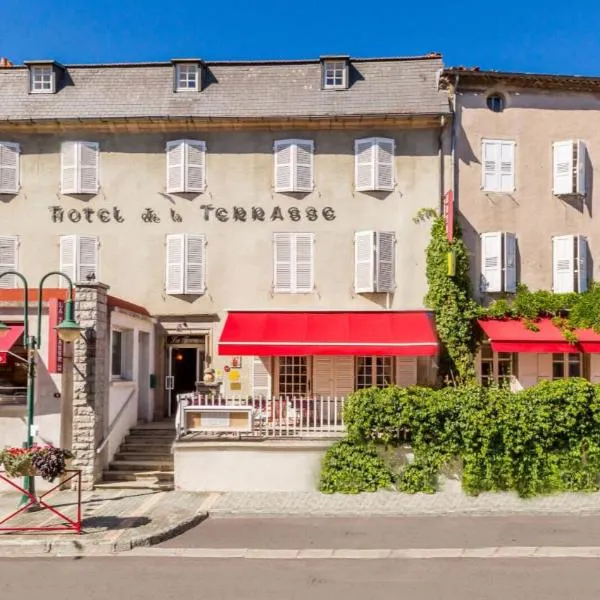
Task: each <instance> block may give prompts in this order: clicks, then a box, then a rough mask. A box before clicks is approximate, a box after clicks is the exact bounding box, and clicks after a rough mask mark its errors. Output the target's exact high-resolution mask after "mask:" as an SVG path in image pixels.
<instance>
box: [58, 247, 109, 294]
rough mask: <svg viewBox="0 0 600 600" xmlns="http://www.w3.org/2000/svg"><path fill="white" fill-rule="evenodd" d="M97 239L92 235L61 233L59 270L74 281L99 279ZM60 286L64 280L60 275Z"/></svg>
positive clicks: (86, 281)
mask: <svg viewBox="0 0 600 600" xmlns="http://www.w3.org/2000/svg"><path fill="white" fill-rule="evenodd" d="M99 245H100V244H99V241H98V238H97V237H96V236H93V235H62V236H61V237H60V267H59V271H60V272H61V273H64V274H65V275H68V276H69V277H70V278H71V279H72V280H73V282H74V283H94V282H97V281H99V280H100V275H99V273H98V268H99V260H98V258H99V250H98V249H99ZM59 279H60V286H61V287H66V285H67V284H66V281H65V279H64V278H63V277H60V278H59Z"/></svg>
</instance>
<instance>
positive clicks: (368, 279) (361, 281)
mask: <svg viewBox="0 0 600 600" xmlns="http://www.w3.org/2000/svg"><path fill="white" fill-rule="evenodd" d="M354 291H355V292H356V293H357V294H364V293H369V292H374V291H375V232H374V231H357V232H356V233H355V234H354Z"/></svg>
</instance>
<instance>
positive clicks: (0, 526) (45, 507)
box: [0, 469, 81, 533]
mask: <svg viewBox="0 0 600 600" xmlns="http://www.w3.org/2000/svg"><path fill="white" fill-rule="evenodd" d="M5 473H6V472H5V471H0V481H4V482H6V483H8V484H9V485H11V486H12V487H13V488H15V490H17V491H18V492H20V493H21V494H23V495H24V496H28V497H29V502H27V503H26V504H24V505H23V506H21V507H20V508H18V509H17V510H16V511H15V512H13V513H11V514H10V515H7V516H5V517H2V518H0V532H2V531H21V532H27V531H73V532H75V533H81V471H80V470H72V469H69V470H67V471H65V474H66V475H67V477H66V478H65V479H64V480H62V481H61V482H60V483H57V484H56V485H55V486H54V487H53V488H52V489H50V490H48V491H46V492H44V493H43V494H41V495H40V496H37V497H36V496H32V495H31V494H30V493H29V492H28V491H27V490H25V489H23V488H22V487H21V486H20V485H18V484H17V483H15V481H14V479H11V478H9V477H6V475H5ZM73 480H75V481H76V483H77V509H76V517H75V519H72V518H71V517H68V516H67V515H65V514H64V513H62V512H61V511H60V510H58V509H57V508H56V507H55V506H52V505H51V504H48V503H47V502H46V500H45V498H47V497H48V496H50V495H51V494H53V493H54V492H56V491H57V490H59V488H60V487H61V486H62V485H64V484H65V483H67V482H69V481H73ZM33 506H35V507H37V508H38V510H36V512H35V514H36V515H37V514H39V513H40V512H42V511H48V512H50V513H53V514H54V515H55V516H56V517H58V518H59V519H62V520H63V521H64V522H63V523H62V524H60V525H59V524H56V525H51V524H50V525H46V526H43V525H40V526H39V527H35V526H31V527H11V526H6V525H5V524H6V523H8V522H9V521H11V520H15V519H16V517H18V516H20V515H22V514H23V513H25V512H26V511H27V509H29V508H31V507H33Z"/></svg>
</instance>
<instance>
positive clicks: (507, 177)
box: [499, 142, 515, 192]
mask: <svg viewBox="0 0 600 600" xmlns="http://www.w3.org/2000/svg"><path fill="white" fill-rule="evenodd" d="M499 191H501V192H514V191H515V143H514V142H501V144H500V190H499Z"/></svg>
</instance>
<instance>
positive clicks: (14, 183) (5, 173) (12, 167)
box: [0, 142, 20, 194]
mask: <svg viewBox="0 0 600 600" xmlns="http://www.w3.org/2000/svg"><path fill="white" fill-rule="evenodd" d="M19 152H20V148H19V144H13V143H11V142H0V194H16V193H17V192H18V191H19Z"/></svg>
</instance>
